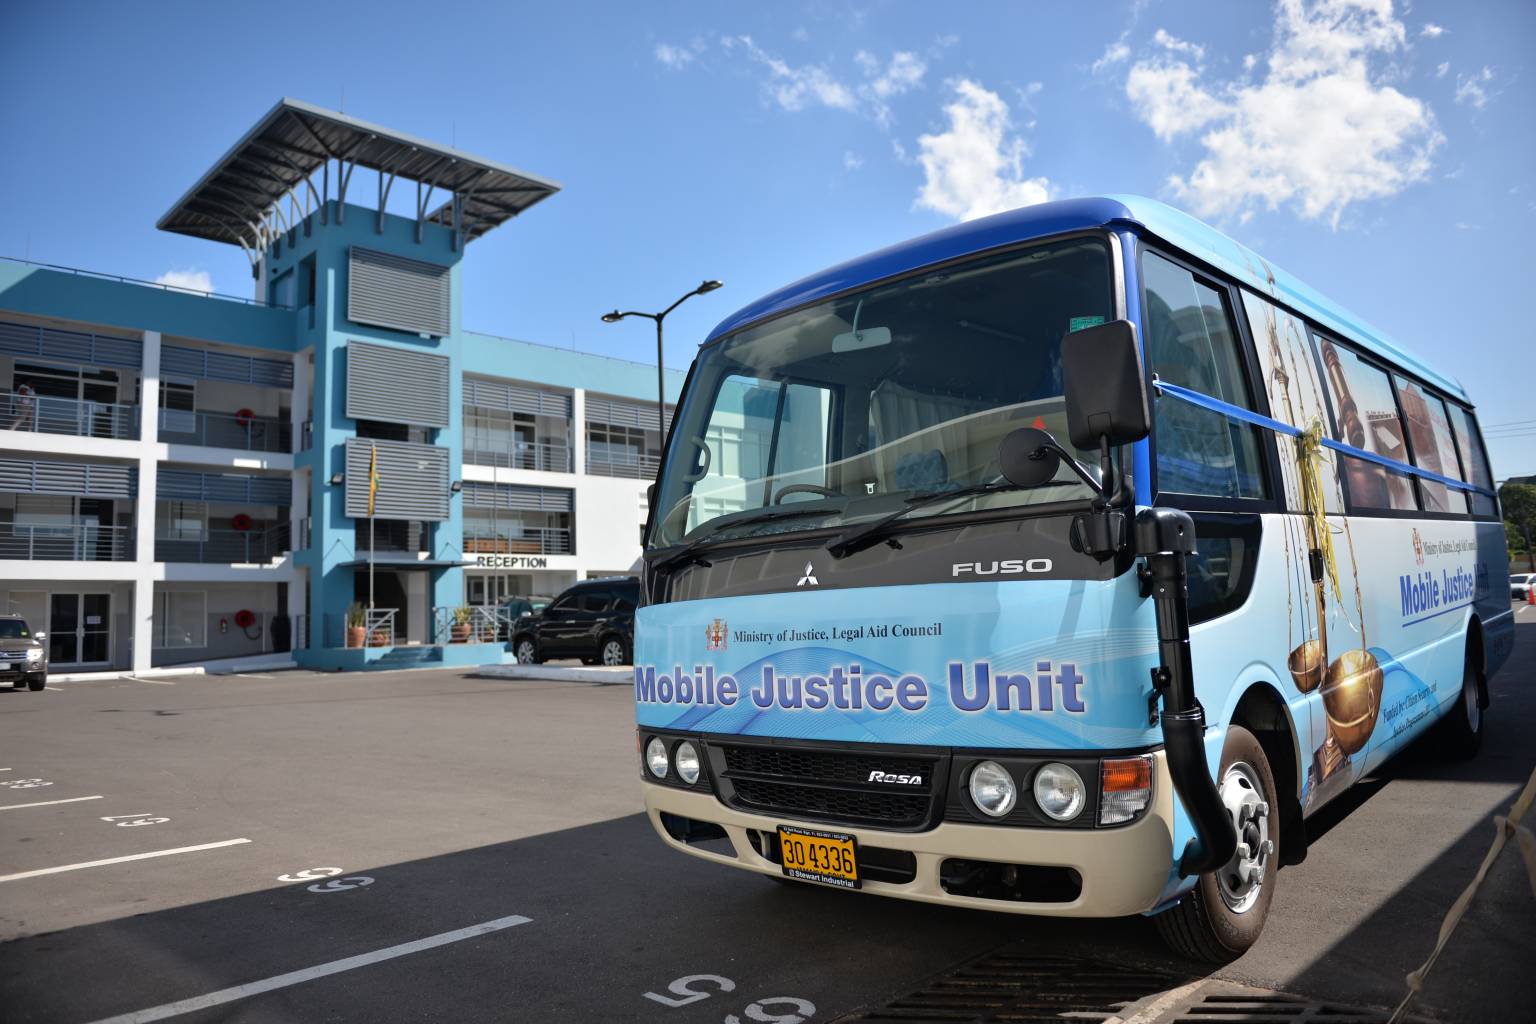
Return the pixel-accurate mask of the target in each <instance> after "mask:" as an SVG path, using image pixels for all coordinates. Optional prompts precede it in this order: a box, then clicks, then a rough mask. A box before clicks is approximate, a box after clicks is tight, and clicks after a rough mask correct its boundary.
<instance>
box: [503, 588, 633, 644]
mask: <svg viewBox="0 0 1536 1024" xmlns="http://www.w3.org/2000/svg"><path fill="white" fill-rule="evenodd" d="M639 601H640V581H639V579H637V578H636V577H634V576H614V577H611V578H609V579H601V580H586V581H585V582H582V583H578V584H576V585H575V586H574V587H572V588H570V589H569V590H567V591H566V592H565V593H563V594H561V595H560V596H559V597H557V598H555V599H554V600H553V601H551V602H550V603H549V605H548V607H546V608H544V609H543V610H542V611H537V612H534V613H533V614H532V615H527V616H524V617H523V618H521V619H519V620H518V621H517V624H516V626H515V629H516V632H515V633H514V634H513V637H512V650H513V651H514V652H515V653H516V654H517V660H518V663H519V664H521V665H537V664H538V663H539V662H542V661H547V660H548V659H550V658H580V659H581V660H582V661H584V662H586V663H587V664H588V665H597V664H603V665H628V664H629V659H630V655H631V652H632V651H633V650H634V641H635V605H636V604H638V603H639Z"/></svg>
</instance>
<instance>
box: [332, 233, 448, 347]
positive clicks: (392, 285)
mask: <svg viewBox="0 0 1536 1024" xmlns="http://www.w3.org/2000/svg"><path fill="white" fill-rule="evenodd" d="M348 265H349V274H348V287H347V319H348V320H351V321H352V322H353V323H357V324H372V325H374V326H376V327H387V328H389V329H390V330H394V331H405V332H407V333H410V334H427V335H431V336H433V337H437V338H441V337H444V336H445V335H447V334H448V332H449V324H448V316H449V314H448V309H449V303H448V279H449V278H448V271H449V268H448V267H445V266H442V265H440V264H437V263H424V262H422V261H421V260H411V259H406V258H405V257H404V256H395V255H393V254H391V253H387V252H376V251H374V250H373V249H360V248H357V247H356V246H354V247H353V248H352V250H351V253H350V259H349V261H348Z"/></svg>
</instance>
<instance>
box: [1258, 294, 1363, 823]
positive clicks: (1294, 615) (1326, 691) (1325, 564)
mask: <svg viewBox="0 0 1536 1024" xmlns="http://www.w3.org/2000/svg"><path fill="white" fill-rule="evenodd" d="M1266 321H1267V323H1266V326H1267V328H1268V330H1267V332H1266V333H1267V334H1268V338H1269V350H1270V357H1271V361H1272V366H1271V372H1270V384H1271V392H1272V394H1273V392H1274V391H1275V390H1278V392H1279V396H1280V397H1281V399H1282V403H1283V405H1284V407H1285V411H1286V418H1287V420H1288V421H1289V422H1290V423H1291V424H1292V425H1294V426H1296V427H1297V428H1298V429H1300V430H1301V431H1302V433H1301V436H1300V437H1297V438H1295V439H1294V444H1295V462H1294V469H1295V474H1294V477H1295V485H1296V487H1297V489H1298V490H1299V491H1300V504H1301V508H1302V516H1301V523H1298V522H1297V521H1296V518H1295V517H1294V516H1286V517H1285V528H1286V540H1285V551H1286V561H1287V570H1288V571H1287V580H1288V582H1287V594H1286V616H1287V620H1288V622H1287V637H1288V640H1287V646H1291V645H1293V644H1294V646H1291V650H1290V654H1289V656H1288V657H1287V659H1286V665H1287V668H1288V669H1289V670H1290V675H1291V680H1292V681H1293V682H1294V684H1295V686H1296V688H1297V690H1299V691H1300V692H1301V693H1304V694H1310V693H1313V692H1315V691H1318V690H1321V696H1322V704H1323V717H1324V721H1325V724H1326V735H1325V737H1324V739H1323V741H1322V743H1320V744H1319V745H1318V746H1317V748H1316V750H1315V751H1314V752H1313V755H1312V762H1311V764H1310V765H1309V767H1308V769H1307V781H1306V790H1305V792H1306V797H1305V800H1306V805H1307V806H1308V807H1310V806H1313V805H1315V804H1317V803H1320V802H1324V801H1326V800H1327V799H1328V798H1329V797H1330V796H1332V795H1334V794H1335V793H1337V792H1338V791H1341V790H1343V789H1345V788H1347V787H1348V786H1349V784H1350V783H1351V782H1352V781H1353V780H1354V776H1355V774H1356V773H1355V772H1354V771H1353V758H1354V756H1355V755H1356V754H1359V753H1360V752H1361V751H1363V750H1364V749H1365V747H1366V744H1367V743H1368V742H1369V741H1370V738H1371V734H1372V733H1373V732H1374V731H1375V728H1376V720H1377V718H1378V716H1379V715H1380V713H1381V694H1382V687H1383V684H1384V675H1383V672H1382V668H1381V665H1380V664H1379V663H1378V661H1377V659H1376V655H1375V654H1373V653H1372V652H1371V650H1370V648H1369V646H1368V644H1367V639H1366V625H1365V611H1364V607H1363V601H1362V598H1361V592H1360V573H1359V566H1358V564H1357V563H1356V560H1355V543H1354V536H1353V534H1352V533H1351V532H1350V527H1349V520H1348V518H1347V517H1341V519H1340V522H1341V523H1342V524H1343V531H1342V532H1343V534H1344V537H1345V544H1346V546H1347V548H1348V551H1349V564H1350V570H1351V574H1352V579H1351V582H1352V583H1353V585H1354V597H1355V601H1354V604H1355V617H1354V620H1353V621H1351V620H1350V618H1349V615H1348V612H1347V611H1346V610H1345V609H1344V608H1343V607H1341V605H1342V603H1343V601H1344V592H1343V587H1342V585H1341V583H1340V580H1339V571H1338V564H1337V561H1336V558H1335V552H1334V544H1333V538H1334V528H1333V527H1332V525H1331V524H1330V523H1329V521H1328V508H1327V496H1326V494H1325V492H1324V486H1325V485H1324V483H1323V475H1324V472H1325V471H1327V472H1329V473H1330V475H1331V476H1332V482H1333V487H1334V489H1335V493H1336V494H1337V497H1338V508H1339V510H1340V511H1341V512H1342V511H1343V487H1342V484H1341V482H1340V477H1339V474H1338V472H1337V468H1336V465H1334V464H1331V463H1333V461H1334V460H1330V459H1329V458H1328V457H1327V456H1325V455H1324V448H1323V445H1322V443H1321V439H1322V436H1323V432H1324V431H1325V430H1326V427H1325V424H1324V419H1323V414H1322V410H1323V408H1324V406H1323V401H1324V398H1323V394H1322V387H1321V382H1320V381H1318V380H1317V378H1316V376H1315V373H1314V367H1315V364H1314V363H1313V361H1312V359H1311V357H1310V352H1308V351H1307V350H1306V348H1305V343H1304V341H1303V339H1302V337H1301V335H1300V331H1299V330H1297V329H1296V323H1295V321H1294V320H1293V319H1291V318H1290V317H1287V321H1288V324H1287V327H1288V330H1287V331H1286V334H1287V337H1286V339H1285V344H1282V343H1281V340H1280V332H1279V330H1278V325H1277V324H1276V322H1275V310H1274V307H1273V306H1269V307H1268V309H1267V311H1266ZM1288 357H1289V358H1288ZM1323 362H1324V364H1325V366H1326V369H1327V372H1328V376H1329V381H1330V383H1331V384H1332V385H1333V391H1334V394H1335V395H1337V396H1338V398H1339V422H1340V428H1341V431H1342V432H1343V434H1344V436H1345V440H1346V441H1347V442H1348V443H1349V444H1351V445H1354V446H1355V447H1357V448H1367V447H1368V446H1367V444H1366V437H1365V428H1364V425H1363V424H1362V422H1361V417H1360V415H1359V411H1358V409H1357V407H1356V405H1355V402H1354V399H1353V398H1352V397H1351V396H1350V391H1349V383H1348V381H1347V379H1346V378H1345V375H1344V373H1343V371H1342V368H1341V367H1340V365H1339V361H1338V356H1337V353H1335V352H1334V350H1333V346H1332V345H1330V344H1328V343H1327V342H1326V341H1324V342H1323ZM1298 370H1300V371H1301V372H1303V373H1305V374H1306V376H1307V378H1308V379H1309V382H1310V384H1311V387H1312V394H1311V396H1310V397H1311V399H1312V402H1311V403H1310V404H1311V405H1312V408H1311V409H1308V410H1306V412H1305V413H1303V414H1302V415H1298V413H1299V412H1300V410H1299V409H1298V405H1299V404H1301V403H1300V399H1301V397H1302V396H1301V395H1293V394H1292V384H1293V383H1295V384H1296V386H1297V389H1298V390H1300V389H1301V388H1302V387H1303V386H1304V385H1303V381H1302V379H1301V377H1300V376H1299V375H1298ZM1303 419H1305V420H1307V421H1309V423H1308V424H1307V425H1305V426H1304V425H1303V422H1302V421H1303ZM1283 450H1284V446H1283V444H1282V452H1283ZM1382 475H1383V476H1385V474H1384V473H1383V474H1382ZM1289 476H1290V474H1287V477H1288V479H1287V481H1286V483H1287V489H1288V490H1289V489H1290V485H1291V482H1292V481H1291V480H1290V479H1289ZM1351 479H1353V476H1352V478H1351ZM1287 504H1288V507H1295V505H1294V502H1291V501H1290V500H1289V498H1288V501H1287ZM1303 550H1304V551H1305V553H1306V554H1305V558H1304V559H1303V557H1302V552H1303ZM1293 554H1294V555H1295V560H1294V562H1293V561H1292V555H1293ZM1303 569H1304V570H1305V575H1304V576H1303V572H1302V571H1303ZM1330 591H1331V593H1332V599H1333V602H1334V609H1333V610H1334V611H1335V612H1336V613H1337V614H1338V615H1339V616H1340V617H1342V618H1343V619H1344V622H1345V624H1346V625H1348V626H1349V627H1350V629H1352V630H1353V631H1354V632H1355V633H1356V634H1357V636H1358V639H1359V643H1358V646H1356V645H1354V644H1352V643H1351V644H1349V645H1348V646H1347V649H1343V650H1340V651H1339V653H1338V655H1337V656H1336V657H1332V656H1331V653H1332V651H1331V649H1330V636H1329V632H1328V616H1329V597H1330V593H1329V592H1330ZM1298 594H1299V595H1300V596H1301V600H1300V601H1297V600H1296V599H1295V598H1296V596H1297V595H1298ZM1298 617H1299V619H1300V627H1301V628H1300V630H1299V632H1300V635H1301V638H1302V639H1301V642H1300V643H1296V642H1295V641H1296V636H1297V632H1298V631H1297V629H1296V627H1297V624H1298V622H1297V620H1298ZM1338 646H1339V647H1341V648H1342V647H1345V645H1344V644H1339V645H1338Z"/></svg>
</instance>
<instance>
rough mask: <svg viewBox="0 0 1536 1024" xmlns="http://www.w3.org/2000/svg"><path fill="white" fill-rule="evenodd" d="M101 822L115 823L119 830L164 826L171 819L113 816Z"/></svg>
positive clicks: (132, 815)
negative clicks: (145, 826)
mask: <svg viewBox="0 0 1536 1024" xmlns="http://www.w3.org/2000/svg"><path fill="white" fill-rule="evenodd" d="M124 819H126V820H124ZM101 820H102V821H111V822H115V823H116V824H117V827H118V828H136V827H138V826H139V825H163V824H165V823H166V822H168V821H170V820H171V819H170V818H157V817H155V816H154V815H152V814H112V815H108V816H107V817H104V818H102V819H101Z"/></svg>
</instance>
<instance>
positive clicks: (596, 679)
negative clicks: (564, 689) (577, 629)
mask: <svg viewBox="0 0 1536 1024" xmlns="http://www.w3.org/2000/svg"><path fill="white" fill-rule="evenodd" d="M633 673H634V670H633V669H631V668H630V667H629V666H627V665H625V666H621V667H619V668H595V667H583V668H565V667H562V666H559V665H482V666H480V667H479V668H478V669H476V670H475V671H474V672H473V673H471V674H472V675H473V676H474V678H476V679H530V680H535V679H536V680H538V681H540V682H545V683H550V682H554V683H627V682H629V681H630V680H631V679H633V678H634V674H633Z"/></svg>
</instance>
